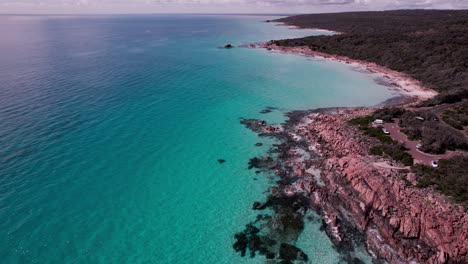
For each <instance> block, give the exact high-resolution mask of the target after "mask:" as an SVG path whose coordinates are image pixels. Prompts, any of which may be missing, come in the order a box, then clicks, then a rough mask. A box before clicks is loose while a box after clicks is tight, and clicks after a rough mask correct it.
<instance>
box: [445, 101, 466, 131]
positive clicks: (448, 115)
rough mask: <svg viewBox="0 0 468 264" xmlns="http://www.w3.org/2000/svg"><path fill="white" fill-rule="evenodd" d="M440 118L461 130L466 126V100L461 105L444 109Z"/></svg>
mask: <svg viewBox="0 0 468 264" xmlns="http://www.w3.org/2000/svg"><path fill="white" fill-rule="evenodd" d="M442 119H443V120H444V122H445V123H447V124H448V125H450V126H452V127H453V128H455V129H458V130H463V129H464V127H465V126H468V101H465V102H464V103H463V104H462V105H461V106H458V107H454V108H453V109H449V110H446V111H445V112H444V113H443V115H442Z"/></svg>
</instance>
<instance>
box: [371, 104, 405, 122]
mask: <svg viewBox="0 0 468 264" xmlns="http://www.w3.org/2000/svg"><path fill="white" fill-rule="evenodd" d="M405 112H406V110H405V109H403V108H398V107H386V108H382V109H379V110H377V111H375V112H374V113H373V114H372V116H373V117H374V119H382V120H383V121H385V122H393V119H394V118H400V117H401V115H403V114H404V113H405Z"/></svg>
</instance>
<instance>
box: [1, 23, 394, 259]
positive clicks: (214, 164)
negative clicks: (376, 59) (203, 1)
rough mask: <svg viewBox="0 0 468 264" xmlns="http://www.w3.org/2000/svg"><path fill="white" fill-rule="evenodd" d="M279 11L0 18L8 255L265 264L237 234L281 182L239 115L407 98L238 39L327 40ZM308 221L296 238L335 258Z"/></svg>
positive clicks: (317, 62) (328, 65) (343, 70)
mask: <svg viewBox="0 0 468 264" xmlns="http://www.w3.org/2000/svg"><path fill="white" fill-rule="evenodd" d="M272 18H275V17H270V16H240V15H239V16H234V15H230V16H219V15H204V16H202V15H152V16H149V15H148V16H144V15H141V16H123V15H122V16H0V34H1V36H2V40H1V41H0V237H1V238H2V239H1V240H0V259H1V261H0V262H1V263H265V259H264V258H262V257H255V258H250V257H249V256H247V257H241V256H240V254H239V253H237V252H235V251H234V250H233V248H232V244H233V243H234V241H235V240H234V234H235V233H236V232H240V231H242V230H243V229H244V227H245V225H246V224H247V223H248V222H250V221H253V220H254V219H255V218H256V216H257V214H258V212H257V211H253V210H252V209H251V208H252V203H253V202H254V201H258V200H260V201H262V200H264V199H265V191H266V190H267V189H268V187H269V186H271V185H272V184H273V183H272V181H273V180H272V176H271V175H265V174H256V173H255V170H248V168H247V167H248V165H247V163H248V160H249V159H250V158H252V157H256V156H264V155H267V151H268V148H269V147H270V146H271V145H272V144H274V143H275V142H274V141H273V140H270V139H266V138H259V137H258V136H257V135H256V134H255V133H253V132H251V131H249V130H248V129H247V128H245V127H244V126H242V125H241V124H240V123H239V122H240V119H241V118H263V119H265V120H268V121H269V122H282V121H283V120H284V119H285V117H284V113H285V112H287V111H290V110H296V109H311V108H317V107H332V106H361V105H374V104H377V103H380V102H383V101H385V100H386V99H389V98H391V97H392V96H394V95H395V94H394V93H395V92H394V91H391V90H389V89H388V88H387V87H385V86H382V85H380V84H378V82H376V81H375V76H372V75H370V74H365V73H362V72H359V71H356V70H355V69H353V68H351V67H350V66H349V65H346V64H340V63H337V62H330V61H325V60H321V59H313V58H307V57H304V56H298V55H292V54H282V53H278V52H269V51H266V50H263V49H250V48H242V47H238V46H239V45H242V44H248V43H252V42H259V41H267V40H271V39H281V38H293V37H301V36H307V35H318V34H325V33H324V32H323V31H312V30H292V29H288V28H287V27H284V26H275V25H274V24H272V23H264V22H263V21H264V20H267V19H272ZM227 43H232V44H233V45H234V46H236V47H235V48H233V49H223V48H220V47H221V46H224V45H225V44H227ZM265 107H273V108H274V110H273V112H271V113H267V114H260V112H261V111H262V110H263V109H265ZM256 143H262V144H263V146H261V147H257V146H255V144H256ZM218 159H223V160H225V162H224V163H220V162H218ZM309 218H310V219H309V220H308V221H307V223H306V227H305V230H304V231H303V233H302V234H301V236H300V237H299V239H298V241H297V245H298V246H300V248H301V249H303V250H304V251H305V252H306V253H307V254H308V255H309V259H312V261H313V263H339V262H340V261H341V260H340V254H339V253H338V252H337V250H336V249H335V248H334V247H333V245H332V243H331V241H330V239H329V238H328V237H327V236H326V234H325V233H324V232H322V231H321V230H320V225H321V222H320V220H319V219H318V217H317V216H316V215H314V214H313V213H311V216H310V217H309ZM361 259H362V260H363V261H364V262H368V261H369V257H368V256H367V255H366V253H365V252H362V256H361Z"/></svg>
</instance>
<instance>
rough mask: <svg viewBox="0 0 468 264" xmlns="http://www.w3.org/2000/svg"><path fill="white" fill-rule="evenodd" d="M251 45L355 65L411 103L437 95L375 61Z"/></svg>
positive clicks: (413, 80)
mask: <svg viewBox="0 0 468 264" xmlns="http://www.w3.org/2000/svg"><path fill="white" fill-rule="evenodd" d="M251 47H256V48H264V49H268V50H272V51H280V52H286V53H294V54H301V55H305V56H310V57H314V58H321V59H325V60H331V61H336V62H341V63H346V64H348V65H350V66H353V67H355V68H356V69H357V70H360V71H361V70H362V71H365V72H368V73H370V74H374V75H376V77H379V78H382V79H384V80H385V81H388V82H389V84H391V86H392V87H395V88H398V90H399V92H400V93H401V94H402V95H406V96H410V97H412V98H414V99H415V101H414V102H413V103H417V102H422V101H425V100H428V99H430V98H432V97H434V96H436V95H437V92H436V91H434V90H431V89H429V88H427V87H425V86H424V85H423V84H421V82H420V81H418V80H415V79H413V78H411V77H409V76H408V75H406V74H404V73H401V72H397V71H394V70H390V69H388V68H385V67H382V66H380V65H377V64H375V63H371V62H366V61H360V60H354V59H350V58H348V57H344V56H337V55H331V54H326V53H322V52H317V51H313V50H311V49H309V48H308V47H281V46H278V45H275V44H273V43H271V42H265V43H260V44H256V45H251Z"/></svg>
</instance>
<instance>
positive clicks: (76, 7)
mask: <svg viewBox="0 0 468 264" xmlns="http://www.w3.org/2000/svg"><path fill="white" fill-rule="evenodd" d="M409 8H411V9H412V8H425V9H468V0H0V14H11V13H14V14H116V13H117V14H126V13H281V14H287V13H288V14H295V13H323V12H343V11H357V10H388V9H409Z"/></svg>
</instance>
